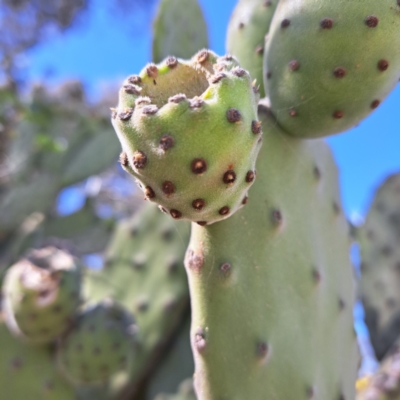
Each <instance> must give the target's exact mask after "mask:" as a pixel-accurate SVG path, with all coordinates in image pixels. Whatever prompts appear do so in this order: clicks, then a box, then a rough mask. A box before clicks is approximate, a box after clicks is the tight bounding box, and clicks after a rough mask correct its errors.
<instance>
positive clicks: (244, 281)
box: [185, 106, 359, 400]
mask: <svg viewBox="0 0 400 400" xmlns="http://www.w3.org/2000/svg"><path fill="white" fill-rule="evenodd" d="M259 118H260V119H261V120H262V122H263V129H264V135H265V136H264V141H265V143H264V145H263V147H262V149H261V154H260V157H259V158H258V161H257V171H258V178H257V180H258V181H257V184H255V185H254V186H253V187H252V188H251V189H250V191H249V200H248V204H247V205H246V207H244V208H243V209H242V210H240V211H238V212H237V213H236V214H235V215H234V216H232V217H231V218H229V219H228V220H226V221H224V222H223V223H217V224H214V225H211V226H206V227H204V228H202V227H198V226H197V225H195V224H193V226H192V236H191V241H190V243H189V247H188V251H187V253H186V260H185V265H186V271H187V273H188V278H189V286H190V292H191V305H192V327H191V343H192V350H193V354H194V358H195V365H196V370H195V374H194V384H195V388H196V394H197V397H198V399H199V400H200V399H201V400H206V399H207V400H208V399H223V398H226V399H251V400H265V399H282V400H283V399H304V400H311V399H320V400H322V399H337V400H338V399H354V396H355V393H354V392H355V388H354V382H355V379H356V376H357V365H358V361H359V355H358V344H357V338H356V335H355V333H354V329H353V304H354V298H355V290H354V289H355V287H354V282H353V270H352V266H351V265H350V259H349V246H350V238H349V227H348V223H347V221H346V218H345V215H344V213H343V212H342V210H341V207H340V195H339V190H338V179H337V178H338V175H337V172H338V171H337V168H336V166H335V163H334V161H333V158H332V155H331V153H330V150H329V148H328V147H327V145H326V144H325V143H324V142H323V141H322V140H302V139H297V138H292V137H289V136H288V135H287V134H285V133H284V132H282V130H281V129H280V128H279V126H278V125H277V124H276V120H274V119H273V118H272V117H271V113H270V111H268V110H267V109H266V108H265V107H263V106H262V107H260V111H259ZM238 360H239V361H238ZM333 360H334V361H333ZM289 382H290V384H289Z"/></svg>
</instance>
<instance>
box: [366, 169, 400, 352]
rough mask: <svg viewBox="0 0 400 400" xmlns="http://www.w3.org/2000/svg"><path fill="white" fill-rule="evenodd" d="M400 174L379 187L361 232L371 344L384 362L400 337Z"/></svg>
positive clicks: (367, 319) (392, 176) (367, 317)
mask: <svg viewBox="0 0 400 400" xmlns="http://www.w3.org/2000/svg"><path fill="white" fill-rule="evenodd" d="M399 192H400V174H394V175H391V176H390V177H389V178H388V179H386V180H385V182H384V183H383V184H382V185H381V186H380V187H379V189H378V190H377V193H376V195H375V198H374V200H373V203H372V205H371V208H370V210H369V213H368V215H367V218H366V220H365V224H364V225H363V226H362V227H360V228H359V239H360V240H359V241H360V254H361V260H362V263H361V279H360V294H361V298H362V301H363V304H364V307H365V321H366V324H367V326H368V328H369V332H370V337H371V343H372V345H373V347H374V349H375V354H376V356H377V358H378V359H381V358H382V357H383V356H384V355H385V354H386V352H387V351H388V350H389V348H390V347H391V346H392V345H393V343H394V342H395V340H396V339H397V337H398V336H399V335H400V291H399V287H400V276H399V271H400V248H399V240H400V199H399Z"/></svg>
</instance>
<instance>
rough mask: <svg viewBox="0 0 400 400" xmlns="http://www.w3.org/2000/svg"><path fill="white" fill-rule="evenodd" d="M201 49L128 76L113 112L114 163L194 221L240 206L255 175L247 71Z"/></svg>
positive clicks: (176, 213) (256, 134) (255, 135)
mask: <svg viewBox="0 0 400 400" xmlns="http://www.w3.org/2000/svg"><path fill="white" fill-rule="evenodd" d="M236 65H237V64H236V61H235V60H234V59H233V58H232V57H231V56H228V57H220V58H218V57H217V56H215V55H214V54H213V53H211V52H209V51H208V50H203V51H201V52H199V53H198V54H196V55H195V56H194V57H193V58H192V59H191V60H190V61H189V62H187V61H183V60H177V59H176V58H174V57H171V58H168V59H166V60H165V62H163V63H161V64H159V65H158V66H156V65H154V64H149V65H148V66H147V67H145V68H144V69H143V70H142V72H141V73H140V75H137V76H131V77H129V78H128V79H127V80H126V81H125V82H124V85H123V87H122V89H121V90H120V101H119V106H118V110H115V112H114V114H113V118H112V122H113V125H114V128H115V130H116V132H117V134H118V137H119V139H120V142H121V144H122V149H123V152H122V154H121V163H122V165H123V166H124V167H125V169H126V170H127V171H128V172H130V173H131V174H132V175H134V176H135V177H136V178H137V180H138V181H139V186H140V187H141V189H142V190H143V191H144V193H145V198H147V199H149V200H151V201H155V202H157V203H158V204H159V205H160V206H161V208H162V210H164V211H165V212H167V213H169V214H171V216H172V217H173V218H175V219H188V220H191V221H195V222H198V223H199V224H200V225H206V224H211V223H213V222H216V221H219V220H222V219H225V218H228V217H229V216H230V215H231V214H233V213H234V212H235V211H236V210H238V209H239V208H241V207H242V206H243V201H244V199H245V198H246V194H247V191H248V189H249V188H250V186H251V185H252V183H253V182H254V180H255V175H256V171H255V169H254V167H255V160H256V156H257V154H258V151H259V149H260V140H259V139H260V136H261V127H260V123H259V121H258V120H257V113H256V95H255V93H254V91H253V87H252V84H251V78H250V76H249V74H248V73H247V72H246V71H245V70H244V69H242V68H240V67H238V66H236Z"/></svg>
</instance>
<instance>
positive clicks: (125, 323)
mask: <svg viewBox="0 0 400 400" xmlns="http://www.w3.org/2000/svg"><path fill="white" fill-rule="evenodd" d="M136 331H137V327H136V325H135V324H134V320H133V317H132V316H131V315H130V314H129V313H128V312H127V311H126V310H125V309H124V308H123V307H122V306H121V305H119V304H117V303H115V302H112V301H111V300H110V301H103V302H102V303H98V304H96V305H94V306H92V307H88V308H87V309H86V310H84V311H83V312H82V314H81V315H80V316H79V317H78V320H77V324H76V326H75V327H74V329H73V330H72V331H71V332H69V334H68V335H67V336H66V337H65V338H63V340H62V342H61V344H60V347H59V352H58V360H59V364H60V367H61V369H62V371H63V373H64V374H65V375H66V377H67V378H68V379H69V380H71V381H72V382H74V383H85V384H98V383H102V382H106V381H107V380H108V379H110V377H111V376H112V375H113V374H116V373H118V372H121V371H127V370H128V369H129V364H130V363H131V362H132V358H133V357H134V351H133V348H134V336H135V334H136Z"/></svg>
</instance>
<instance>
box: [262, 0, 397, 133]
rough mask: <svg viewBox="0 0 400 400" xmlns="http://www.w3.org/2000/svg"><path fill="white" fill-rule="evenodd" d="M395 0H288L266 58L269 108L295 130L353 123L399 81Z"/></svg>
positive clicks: (279, 14) (273, 29)
mask: <svg viewBox="0 0 400 400" xmlns="http://www.w3.org/2000/svg"><path fill="white" fill-rule="evenodd" d="M399 30H400V3H399V2H398V1H396V0H381V1H376V0H364V1H362V2H360V1H348V0H325V1H320V0H283V1H280V2H279V5H278V8H277V10H276V12H275V15H274V18H273V21H272V24H271V29H270V33H269V35H268V40H267V43H266V51H265V59H264V69H265V71H264V74H265V75H264V77H265V80H264V83H265V88H266V92H267V93H268V94H269V96H270V99H271V109H272V111H273V113H274V114H275V115H276V117H277V119H278V122H279V124H280V125H281V127H282V128H283V129H284V130H285V131H286V132H287V133H290V134H291V135H295V136H299V137H318V136H326V135H331V134H336V133H339V132H342V131H344V130H346V129H349V128H352V127H353V126H355V125H356V124H358V123H359V122H360V121H361V120H362V119H364V118H365V117H366V116H367V115H368V114H369V113H370V112H372V111H373V110H374V109H375V108H377V107H378V106H379V104H380V103H381V102H382V101H383V100H384V98H385V97H386V96H387V95H388V94H389V92H390V91H391V90H392V89H393V88H394V86H395V85H396V84H397V82H398V79H399V70H400V35H399Z"/></svg>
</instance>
